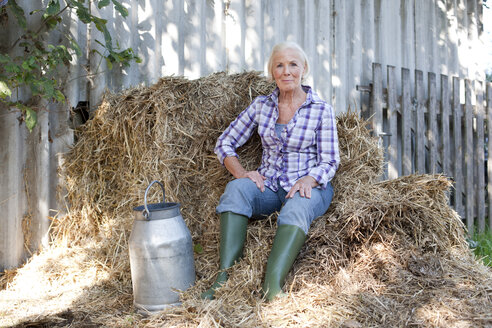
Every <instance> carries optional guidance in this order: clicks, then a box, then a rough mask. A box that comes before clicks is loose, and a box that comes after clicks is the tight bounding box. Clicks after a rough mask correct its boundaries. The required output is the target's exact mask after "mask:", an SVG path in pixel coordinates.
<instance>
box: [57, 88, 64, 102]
mask: <svg viewBox="0 0 492 328" xmlns="http://www.w3.org/2000/svg"><path fill="white" fill-rule="evenodd" d="M55 99H56V101H59V102H64V101H65V96H64V95H63V93H62V92H61V91H60V90H56V91H55Z"/></svg>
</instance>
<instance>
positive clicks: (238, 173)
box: [224, 156, 266, 192]
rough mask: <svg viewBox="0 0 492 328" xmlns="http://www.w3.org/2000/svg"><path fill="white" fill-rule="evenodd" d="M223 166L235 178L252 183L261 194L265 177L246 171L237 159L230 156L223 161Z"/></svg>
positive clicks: (256, 172) (263, 189)
mask: <svg viewBox="0 0 492 328" xmlns="http://www.w3.org/2000/svg"><path fill="white" fill-rule="evenodd" d="M224 165H225V167H226V169H227V170H228V171H229V172H231V174H232V175H233V176H234V177H235V178H236V179H240V178H248V179H251V181H253V182H254V183H255V184H256V186H257V187H258V189H260V190H261V192H264V191H265V183H264V181H265V180H266V177H264V176H263V175H261V174H260V172H258V171H246V170H245V169H244V167H243V166H242V165H241V163H239V160H238V159H237V157H234V156H230V157H226V158H225V159H224Z"/></svg>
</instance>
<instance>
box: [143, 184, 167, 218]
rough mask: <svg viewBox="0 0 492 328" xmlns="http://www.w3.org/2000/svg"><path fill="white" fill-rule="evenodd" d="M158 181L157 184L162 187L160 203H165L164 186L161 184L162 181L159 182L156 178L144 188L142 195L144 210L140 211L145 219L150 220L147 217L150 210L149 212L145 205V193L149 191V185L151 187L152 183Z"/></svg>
mask: <svg viewBox="0 0 492 328" xmlns="http://www.w3.org/2000/svg"><path fill="white" fill-rule="evenodd" d="M156 182H157V183H158V184H159V186H161V189H162V203H165V202H166V192H165V191H164V186H163V185H162V183H160V182H159V181H157V180H154V181H152V182H151V183H150V184H149V186H148V187H147V189H145V196H144V210H143V211H142V214H143V216H144V218H145V220H150V219H149V217H150V212H149V209H148V207H147V193H148V192H149V189H150V187H152V185H153V184H154V183H156Z"/></svg>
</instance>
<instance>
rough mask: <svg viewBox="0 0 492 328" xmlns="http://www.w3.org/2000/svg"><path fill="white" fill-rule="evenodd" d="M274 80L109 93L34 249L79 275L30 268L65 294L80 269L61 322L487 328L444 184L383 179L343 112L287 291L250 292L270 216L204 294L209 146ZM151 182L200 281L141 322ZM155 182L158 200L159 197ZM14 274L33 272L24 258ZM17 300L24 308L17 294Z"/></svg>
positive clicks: (244, 156)
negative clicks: (189, 247) (326, 188)
mask: <svg viewBox="0 0 492 328" xmlns="http://www.w3.org/2000/svg"><path fill="white" fill-rule="evenodd" d="M272 88H273V86H272V85H271V84H270V83H268V82H267V81H266V80H265V79H264V78H262V77H261V76H260V75H259V74H258V73H254V72H249V73H243V74H237V75H226V74H223V73H219V74H214V75H211V76H208V77H204V78H201V79H198V80H194V81H189V80H186V79H184V78H177V77H168V78H163V79H161V80H160V81H159V82H158V83H157V84H155V85H153V86H151V87H148V88H143V87H141V88H135V89H131V90H127V91H124V92H122V93H120V94H116V95H115V94H108V95H107V96H106V98H105V101H104V102H103V104H102V105H101V106H100V108H99V109H98V111H97V112H96V113H95V115H94V117H93V118H92V120H90V121H89V122H88V123H87V124H86V126H85V127H84V128H83V129H82V130H81V131H80V136H79V141H78V143H77V144H76V145H75V146H74V148H73V149H72V151H71V152H70V153H69V154H67V156H66V157H65V158H66V165H65V167H64V172H63V176H64V178H65V180H66V199H67V202H68V203H69V206H70V213H69V215H67V216H65V217H63V218H59V219H57V220H55V224H54V227H53V231H54V233H55V243H54V245H55V246H53V248H52V249H51V250H48V251H46V252H45V253H43V254H41V255H39V257H41V258H42V257H43V256H48V255H46V254H52V253H54V250H55V249H58V250H59V249H63V248H64V249H66V253H65V254H66V255H65V259H66V258H75V257H76V256H77V257H76V258H77V260H76V261H75V260H74V261H73V263H74V266H76V267H77V270H73V268H72V269H69V268H68V267H62V268H60V269H59V270H58V269H56V268H53V267H52V268H51V270H48V269H47V268H46V267H45V268H44V269H42V270H39V271H40V272H38V275H39V276H40V277H41V278H38V279H39V280H40V281H41V284H42V283H43V281H50V282H51V285H52V286H54V285H56V286H58V285H59V286H60V288H62V287H63V286H65V287H66V285H67V284H69V285H70V278H71V274H68V273H70V272H74V273H73V276H74V277H75V276H76V274H75V272H77V278H73V279H72V282H71V286H72V289H73V288H74V286H75V285H76V286H83V288H84V289H83V293H81V295H83V296H80V297H79V298H78V299H76V300H75V301H74V303H73V304H72V305H71V306H69V308H70V311H71V312H70V315H69V316H70V317H71V321H70V323H71V324H72V325H73V326H76V325H77V324H79V325H83V324H87V323H88V322H89V323H90V324H102V325H105V326H113V327H114V326H121V327H130V326H147V327H162V326H172V327H196V326H200V327H208V326H224V327H236V326H237V327H277V326H295V327H297V326H303V327H321V326H323V327H330V326H334V327H339V326H345V327H367V326H379V327H393V326H410V325H414V326H433V327H453V326H456V327H458V326H459V327H477V326H478V327H479V326H486V325H490V324H492V318H491V317H490V309H491V308H492V302H491V292H492V274H491V272H490V271H489V270H488V269H487V268H485V267H483V266H482V265H480V264H479V263H477V262H475V261H474V259H473V256H472V255H471V254H470V252H469V250H468V249H467V245H466V242H465V238H464V230H463V226H462V224H461V221H460V219H459V217H458V216H457V215H456V213H455V212H454V211H453V210H452V209H451V208H450V207H449V206H448V205H447V203H448V200H447V197H446V192H447V190H448V189H449V188H450V182H449V181H448V180H447V179H446V178H445V177H443V176H427V175H413V176H407V177H402V178H399V179H397V180H392V181H383V182H380V176H381V172H382V168H383V155H382V151H381V149H379V148H378V146H377V140H375V139H373V138H371V137H370V135H369V132H368V131H367V130H366V128H365V122H364V121H362V120H361V119H360V118H359V117H358V116H357V115H356V114H354V113H351V112H348V113H346V114H342V115H340V116H339V117H338V119H337V125H338V133H339V141H340V152H341V166H340V169H339V171H338V173H337V176H336V178H335V180H334V181H333V184H334V189H335V197H334V199H333V203H332V206H331V207H330V209H329V210H328V212H327V213H326V214H325V215H324V216H323V217H321V218H319V219H317V220H316V221H315V222H314V224H313V226H312V227H311V230H310V233H309V237H308V240H307V242H306V244H305V246H304V247H303V249H302V250H301V254H300V255H299V257H298V260H297V261H296V263H295V264H294V267H293V268H292V270H291V273H290V274H289V276H288V278H287V281H286V285H285V288H286V289H287V290H288V291H289V292H290V294H289V297H287V298H283V299H279V300H276V301H275V302H272V303H265V302H263V301H262V299H261V295H260V293H259V290H260V286H261V281H262V278H263V272H264V269H265V263H266V260H267V257H268V253H269V250H270V248H271V243H272V241H273V236H274V233H275V229H276V223H275V218H276V217H275V215H272V216H270V217H269V218H268V219H267V220H264V221H255V222H252V223H251V224H250V226H249V229H248V235H247V241H246V246H245V254H244V258H243V260H242V261H241V262H239V263H237V264H236V265H235V266H234V267H233V268H231V269H230V270H229V271H230V279H229V281H228V282H227V284H226V285H225V286H224V287H223V288H221V289H219V290H218V291H217V293H216V296H217V299H216V300H214V301H203V300H200V299H199V294H200V293H201V291H203V290H204V289H205V288H207V287H209V285H210V284H211V282H212V280H213V278H214V277H215V274H216V271H217V269H218V245H219V240H218V232H219V223H218V218H217V215H216V214H215V206H216V205H217V201H218V198H219V197H220V195H221V193H222V192H223V189H224V187H225V184H226V183H227V182H228V181H229V180H230V179H231V176H230V175H229V174H228V173H227V171H226V170H225V169H224V168H223V167H222V166H221V165H220V164H219V162H218V160H217V159H216V156H215V154H214V153H213V147H214V145H215V141H216V139H217V137H218V136H219V135H220V133H221V132H222V131H223V130H224V129H225V127H226V126H227V125H228V124H229V123H230V121H232V120H233V119H234V117H235V116H236V115H237V114H238V113H239V112H240V111H241V110H242V109H244V108H245V107H246V106H247V105H248V104H249V103H250V102H251V101H252V99H253V98H254V97H256V96H257V95H260V94H267V93H269V92H270V91H271V90H272ZM239 155H240V161H241V162H242V163H243V165H245V166H246V167H248V168H250V169H254V168H256V166H257V165H258V163H259V160H260V156H261V148H260V143H259V140H258V139H256V138H253V139H252V140H251V141H250V142H248V143H247V144H246V145H245V146H243V147H242V149H241V150H240V153H239ZM152 180H160V181H162V182H163V183H164V185H165V189H166V200H167V201H177V202H180V203H181V204H182V214H183V217H184V218H185V221H186V223H187V224H188V227H189V228H190V230H191V233H192V237H193V242H194V244H195V246H196V247H195V249H196V251H197V252H196V253H195V264H196V272H197V283H196V285H195V286H194V287H192V288H190V289H189V290H188V291H186V292H185V293H184V294H183V295H182V301H183V305H182V306H180V307H176V308H172V309H169V310H167V311H165V312H162V313H160V314H157V315H155V316H152V317H150V318H142V317H140V316H138V315H136V314H134V313H133V312H132V311H133V309H132V305H131V303H132V294H131V277H130V270H129V259H128V249H127V240H128V236H129V232H130V229H131V223H132V220H133V213H132V207H133V206H136V205H141V204H142V203H143V194H144V191H145V188H146V187H147V185H148V184H149V183H150V182H151V181H152ZM157 189H158V188H156V190H155V192H154V193H153V195H152V196H151V201H153V202H157V201H159V199H160V197H161V195H160V191H159V190H157ZM50 252H51V253H50ZM60 258H63V256H60ZM33 262H36V261H33ZM33 266H34V265H33ZM22 270H29V265H27V266H26V267H25V268H24V269H22ZM43 270H44V271H43ZM19 272H21V270H19ZM81 272H82V273H90V274H88V275H87V276H89V277H92V280H91V281H92V284H91V286H88V284H87V281H85V282H84V283H83V280H82V279H80V278H78V277H79V276H81ZM54 275H55V276H57V278H56V279H54V278H53V276H54ZM58 277H59V278H58ZM19 286H20V282H17V283H16V282H15V281H14V282H13V283H11V286H10V287H9V288H10V291H15V290H17V291H19V290H20V289H21V287H19ZM60 297H61V296H60ZM24 303H25V304H27V303H28V302H27V301H25V302H24ZM16 304H18V307H19V308H21V307H22V302H21V301H19V302H18V303H16ZM0 308H1V307H0ZM66 309H67V306H65V307H61V308H60V309H59V312H60V313H62V314H63V315H61V317H63V316H67V312H66ZM42 314H43V315H45V318H43V320H49V318H53V320H55V319H56V318H58V319H56V320H58V321H56V322H60V321H59V320H60V314H59V313H58V316H56V315H55V314H56V312H55V311H54V310H53V309H50V310H47V311H45V313H42ZM38 317H39V314H38ZM87 318H89V319H90V320H89V321H87V320H88V319H87Z"/></svg>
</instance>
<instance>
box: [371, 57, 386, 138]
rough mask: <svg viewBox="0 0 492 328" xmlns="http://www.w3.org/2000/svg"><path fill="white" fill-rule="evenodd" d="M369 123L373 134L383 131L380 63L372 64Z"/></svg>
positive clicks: (377, 134)
mask: <svg viewBox="0 0 492 328" xmlns="http://www.w3.org/2000/svg"><path fill="white" fill-rule="evenodd" d="M371 125H372V131H373V133H374V136H378V137H379V136H380V135H381V133H382V132H383V74H382V69H381V64H378V63H373V64H372V91H371Z"/></svg>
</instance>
